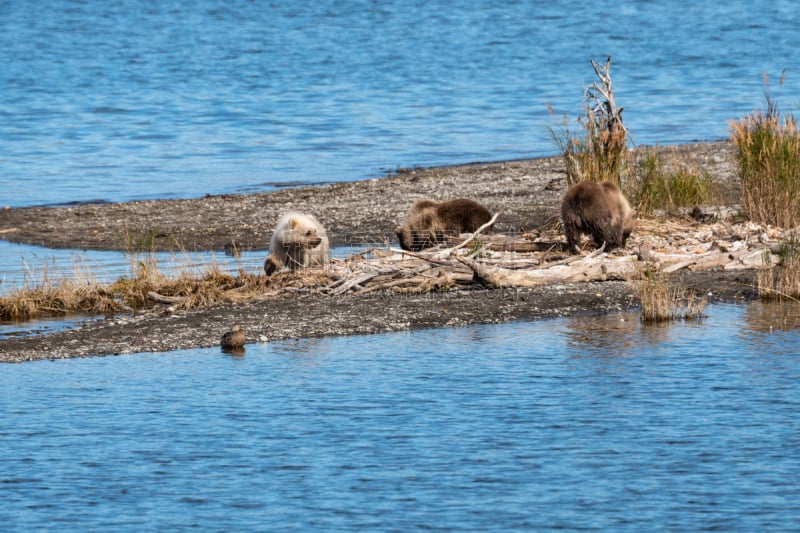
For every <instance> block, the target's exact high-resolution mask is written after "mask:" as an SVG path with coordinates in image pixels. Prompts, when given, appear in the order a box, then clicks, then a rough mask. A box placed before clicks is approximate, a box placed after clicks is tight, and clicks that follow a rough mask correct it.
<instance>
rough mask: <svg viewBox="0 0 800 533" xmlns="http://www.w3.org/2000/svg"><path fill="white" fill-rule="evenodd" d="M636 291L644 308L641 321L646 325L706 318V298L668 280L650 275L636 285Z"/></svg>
mask: <svg viewBox="0 0 800 533" xmlns="http://www.w3.org/2000/svg"><path fill="white" fill-rule="evenodd" d="M636 291H637V293H638V295H639V301H640V302H641V306H642V314H641V319H642V321H643V322H645V323H648V324H657V323H661V322H671V321H673V320H680V319H683V320H697V319H700V318H703V317H704V315H703V309H704V308H705V306H706V303H707V300H706V298H705V297H699V296H698V295H697V294H696V293H695V292H694V291H688V290H687V289H686V288H685V287H682V286H680V285H678V284H677V283H675V282H673V281H672V280H670V279H668V278H664V277H660V276H655V275H653V274H652V273H648V274H647V275H644V276H643V277H642V279H641V280H639V281H638V282H637V283H636Z"/></svg>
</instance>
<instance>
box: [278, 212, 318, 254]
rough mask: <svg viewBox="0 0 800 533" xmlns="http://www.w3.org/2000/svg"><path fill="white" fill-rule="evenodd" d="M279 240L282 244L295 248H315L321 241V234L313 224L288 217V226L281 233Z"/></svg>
mask: <svg viewBox="0 0 800 533" xmlns="http://www.w3.org/2000/svg"><path fill="white" fill-rule="evenodd" d="M281 242H282V243H283V244H284V246H290V247H297V248H306V249H310V248H315V247H317V246H319V244H320V243H321V242H322V236H320V235H319V234H318V232H317V228H316V226H315V225H313V224H309V223H308V222H306V221H304V220H302V219H299V218H291V219H289V227H288V228H287V229H286V230H285V231H284V232H283V234H282V235H281Z"/></svg>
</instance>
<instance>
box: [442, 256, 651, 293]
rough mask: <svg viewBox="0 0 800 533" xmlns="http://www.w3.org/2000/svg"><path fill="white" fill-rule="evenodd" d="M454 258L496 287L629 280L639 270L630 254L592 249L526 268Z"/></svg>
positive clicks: (485, 281)
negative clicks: (574, 258)
mask: <svg viewBox="0 0 800 533" xmlns="http://www.w3.org/2000/svg"><path fill="white" fill-rule="evenodd" d="M456 259H457V260H458V261H460V262H461V263H464V264H465V265H467V266H468V267H470V268H471V269H472V271H473V272H475V275H476V276H477V277H478V278H479V279H480V280H482V281H483V282H484V283H486V284H487V285H491V286H492V287H497V288H501V287H538V286H541V285H554V284H559V283H578V282H583V281H609V280H631V279H633V278H634V277H636V275H637V274H638V270H637V268H636V263H635V261H634V259H633V257H631V256H625V257H609V256H606V255H600V256H596V255H595V254H594V253H593V254H590V255H588V256H586V257H583V258H582V259H579V260H577V261H572V262H570V263H561V264H557V265H555V266H551V267H548V268H537V269H529V270H511V269H508V268H503V267H499V266H487V265H485V264H482V263H479V262H478V261H474V260H472V259H468V258H466V257H460V256H456Z"/></svg>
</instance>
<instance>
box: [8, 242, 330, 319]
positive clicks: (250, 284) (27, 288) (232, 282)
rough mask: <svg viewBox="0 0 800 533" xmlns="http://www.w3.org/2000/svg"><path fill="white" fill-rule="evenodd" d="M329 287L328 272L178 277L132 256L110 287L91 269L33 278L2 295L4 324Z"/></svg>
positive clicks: (214, 269)
mask: <svg viewBox="0 0 800 533" xmlns="http://www.w3.org/2000/svg"><path fill="white" fill-rule="evenodd" d="M330 281H331V278H330V275H329V274H328V273H327V272H324V271H314V270H309V271H304V272H302V273H288V272H287V273H279V274H276V275H274V276H271V277H267V276H264V275H261V274H258V273H249V272H246V271H245V270H244V269H241V268H239V269H238V271H237V272H235V273H228V272H225V271H224V270H223V269H222V268H221V267H220V266H219V265H218V264H216V263H212V264H210V265H206V266H204V267H203V268H202V269H201V271H200V272H199V273H198V272H196V271H195V270H193V269H192V268H190V267H189V266H188V265H185V266H184V267H182V268H179V269H178V270H177V273H176V274H173V275H165V274H164V273H162V271H161V269H160V268H159V265H158V262H157V260H156V258H155V256H151V255H149V254H145V255H144V256H132V259H131V274H130V275H129V276H120V277H119V278H118V279H116V280H115V281H113V282H111V283H107V284H103V283H99V282H98V281H97V280H96V279H95V277H94V276H92V275H91V272H89V270H88V269H86V268H81V269H79V270H78V269H74V270H73V274H72V275H71V276H67V275H64V274H62V273H61V272H58V271H55V272H54V271H53V270H51V269H50V268H48V267H47V266H45V267H43V268H42V269H41V270H40V271H39V272H32V273H31V275H29V276H28V277H27V278H26V280H25V282H24V283H23V285H22V286H20V287H18V288H12V289H10V290H8V291H7V292H6V293H4V294H2V295H0V320H6V321H8V320H29V319H33V318H38V317H46V316H59V315H66V314H72V313H83V314H114V313H118V312H124V311H132V310H140V309H144V308H149V307H152V306H154V305H157V302H156V301H154V300H153V298H152V295H153V294H156V295H158V296H159V297H163V298H162V300H163V299H168V300H170V301H172V302H173V305H174V307H175V308H176V309H192V308H197V307H207V306H210V305H214V304H216V303H221V302H230V301H241V300H247V299H256V298H259V297H262V296H263V295H264V294H265V293H267V292H269V291H271V290H284V289H286V288H290V289H291V288H292V287H297V288H298V289H299V288H300V287H303V288H308V287H312V288H313V287H320V286H324V285H327V284H328V283H330ZM162 303H163V302H162Z"/></svg>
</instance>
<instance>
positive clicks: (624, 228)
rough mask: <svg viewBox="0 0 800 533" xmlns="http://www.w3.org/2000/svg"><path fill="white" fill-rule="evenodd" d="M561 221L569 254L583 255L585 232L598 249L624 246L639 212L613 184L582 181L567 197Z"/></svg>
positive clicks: (563, 204) (563, 205)
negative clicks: (582, 239) (582, 241)
mask: <svg viewBox="0 0 800 533" xmlns="http://www.w3.org/2000/svg"><path fill="white" fill-rule="evenodd" d="M561 221H562V223H563V224H564V233H565V234H566V236H567V247H568V248H569V251H570V253H572V252H580V241H581V235H582V234H584V233H586V234H589V235H591V236H592V240H593V241H594V245H595V246H596V247H598V248H599V247H601V246H602V245H603V244H605V250H606V251H610V250H613V249H614V248H618V247H620V248H624V247H625V241H627V240H628V236H630V234H631V231H633V225H634V223H635V222H636V213H634V212H633V210H631V207H630V205H628V201H627V200H626V199H625V197H624V196H623V195H622V191H620V190H619V187H617V186H616V185H614V184H613V183H610V182H607V181H606V182H603V183H593V182H589V181H582V182H580V183H577V184H575V185H573V186H572V187H570V188H569V190H568V191H567V192H566V194H565V195H564V200H563V201H562V202H561Z"/></svg>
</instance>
